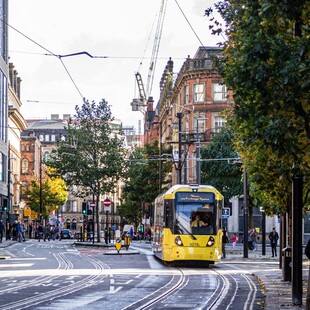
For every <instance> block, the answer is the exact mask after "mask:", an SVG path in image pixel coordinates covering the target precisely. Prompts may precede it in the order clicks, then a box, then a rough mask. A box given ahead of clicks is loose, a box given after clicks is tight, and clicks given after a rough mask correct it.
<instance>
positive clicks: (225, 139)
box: [201, 127, 243, 200]
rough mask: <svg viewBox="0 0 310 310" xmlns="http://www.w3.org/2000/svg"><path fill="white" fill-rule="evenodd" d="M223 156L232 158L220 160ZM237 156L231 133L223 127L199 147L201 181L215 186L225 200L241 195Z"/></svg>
mask: <svg viewBox="0 0 310 310" xmlns="http://www.w3.org/2000/svg"><path fill="white" fill-rule="evenodd" d="M223 158H232V159H234V160H231V161H228V160H222V159H223ZM238 158H239V155H238V153H237V152H236V151H235V149H234V147H233V141H232V134H231V132H230V131H229V130H228V129H227V128H226V127H224V128H222V130H221V131H220V132H219V133H217V134H216V135H215V136H214V137H213V138H212V140H211V141H210V143H209V144H208V145H207V146H205V147H203V148H202V149H201V159H202V165H201V181H202V183H203V184H209V185H212V186H214V187H216V188H217V189H218V190H219V191H220V192H221V193H222V194H223V195H224V197H225V198H226V199H227V200H228V199H230V198H231V197H233V196H239V195H242V194H243V182H242V171H241V170H240V164H237V163H236V159H238ZM208 159H210V161H209V160H208Z"/></svg>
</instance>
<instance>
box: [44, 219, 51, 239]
mask: <svg viewBox="0 0 310 310" xmlns="http://www.w3.org/2000/svg"><path fill="white" fill-rule="evenodd" d="M46 238H47V240H48V241H50V240H51V227H50V224H49V223H47V224H46V226H45V230H44V239H43V241H44V242H46V240H45V239H46Z"/></svg>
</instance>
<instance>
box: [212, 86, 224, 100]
mask: <svg viewBox="0 0 310 310" xmlns="http://www.w3.org/2000/svg"><path fill="white" fill-rule="evenodd" d="M213 100H214V101H227V88H226V85H224V84H220V83H213Z"/></svg>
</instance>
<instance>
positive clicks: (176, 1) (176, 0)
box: [175, 0, 204, 46]
mask: <svg viewBox="0 0 310 310" xmlns="http://www.w3.org/2000/svg"><path fill="white" fill-rule="evenodd" d="M175 3H176V4H177V6H178V8H179V10H180V11H181V13H182V15H183V16H184V18H185V20H186V21H187V23H188V25H189V26H190V28H191V29H192V31H193V32H194V34H195V36H196V38H197V39H198V41H199V43H200V44H201V46H204V44H203V43H202V41H201V40H200V38H199V37H198V35H197V33H196V31H195V30H194V28H193V27H192V25H191V23H190V22H189V20H188V18H187V17H186V15H185V13H184V11H183V10H182V8H181V6H180V5H179V3H178V0H175Z"/></svg>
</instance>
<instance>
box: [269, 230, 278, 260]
mask: <svg viewBox="0 0 310 310" xmlns="http://www.w3.org/2000/svg"><path fill="white" fill-rule="evenodd" d="M269 240H270V246H271V253H272V257H274V256H276V257H277V243H278V240H279V234H278V232H277V231H276V228H275V227H273V228H272V231H271V232H270V234H269Z"/></svg>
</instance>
